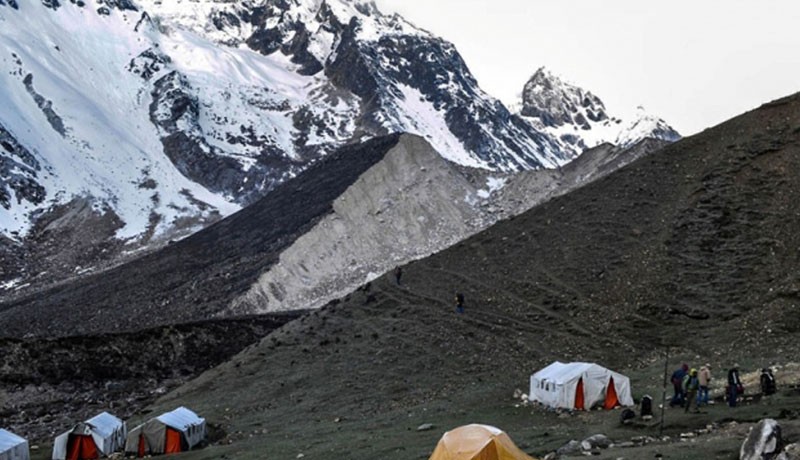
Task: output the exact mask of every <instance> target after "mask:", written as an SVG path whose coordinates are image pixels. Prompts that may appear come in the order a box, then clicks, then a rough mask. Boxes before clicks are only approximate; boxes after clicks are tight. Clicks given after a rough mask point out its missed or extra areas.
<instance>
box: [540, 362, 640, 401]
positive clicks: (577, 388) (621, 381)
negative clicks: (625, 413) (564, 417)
mask: <svg viewBox="0 0 800 460" xmlns="http://www.w3.org/2000/svg"><path fill="white" fill-rule="evenodd" d="M528 398H529V399H530V400H531V401H538V402H540V403H542V404H544V405H546V406H550V407H557V408H563V409H578V410H586V409H591V408H593V407H595V406H603V407H604V408H605V409H613V408H614V407H616V406H633V397H632V396H631V381H630V379H629V378H628V377H626V376H624V375H622V374H619V373H617V372H614V371H612V370H609V369H606V368H605V367H603V366H600V365H597V364H594V363H561V362H558V361H556V362H554V363H553V364H551V365H549V366H547V367H545V368H544V369H542V370H540V371H538V372H536V373H535V374H533V375H531V391H530V394H529V396H528Z"/></svg>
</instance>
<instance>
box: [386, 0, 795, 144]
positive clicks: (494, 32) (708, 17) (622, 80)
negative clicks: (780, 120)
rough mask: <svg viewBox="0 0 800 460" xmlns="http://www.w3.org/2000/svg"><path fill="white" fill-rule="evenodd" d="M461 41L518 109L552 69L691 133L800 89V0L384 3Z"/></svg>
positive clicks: (474, 64)
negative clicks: (528, 86)
mask: <svg viewBox="0 0 800 460" xmlns="http://www.w3.org/2000/svg"><path fill="white" fill-rule="evenodd" d="M376 3H377V4H378V6H379V7H380V8H381V10H382V11H384V12H395V11H396V12H398V13H400V14H401V15H403V16H404V17H405V18H406V19H408V20H409V21H411V22H412V23H414V24H415V25H417V26H419V27H422V28H424V29H427V30H429V31H430V32H433V33H434V34H436V35H439V36H441V37H443V38H445V39H447V40H448V41H450V42H452V43H454V44H455V45H456V47H457V48H458V50H459V52H460V53H461V55H462V56H463V58H464V60H465V61H466V63H467V65H468V66H469V68H470V70H471V71H472V73H473V74H474V75H475V77H476V78H477V79H478V82H479V84H480V86H481V87H482V88H483V89H484V90H486V91H487V92H488V93H490V94H491V95H493V96H495V97H497V98H499V99H501V100H502V101H503V102H505V103H507V104H508V103H511V102H515V101H517V100H518V97H519V93H520V92H521V91H522V87H523V85H524V84H525V82H526V81H527V80H528V78H529V77H530V76H531V75H532V74H533V72H534V71H535V70H536V69H537V68H539V67H541V66H545V67H547V68H549V69H550V70H551V71H553V72H554V73H555V74H557V75H560V76H562V77H563V78H564V79H565V80H567V81H569V82H571V83H574V84H577V85H578V86H581V87H583V88H585V89H587V90H590V91H592V92H593V93H595V94H596V95H597V96H599V97H600V98H601V99H602V100H603V101H604V102H605V104H606V108H607V109H608V111H609V113H610V114H612V115H618V116H622V117H626V116H630V115H631V114H632V112H633V111H634V110H635V109H636V107H637V106H638V105H642V106H644V107H645V109H646V110H647V111H648V112H649V113H652V114H654V115H658V116H660V117H662V118H664V119H665V120H666V121H667V122H668V123H670V124H671V125H672V126H673V127H675V128H676V129H677V130H678V131H680V132H681V134H683V135H689V134H693V133H696V132H698V131H701V130H703V129H705V128H707V127H710V126H714V125H716V124H718V123H720V122H722V121H725V120H727V119H729V118H731V117H733V116H736V115H738V114H740V113H742V112H745V111H747V110H750V109H753V108H755V107H758V106H759V105H761V104H762V103H764V102H767V101H770V100H773V99H776V98H779V97H782V96H786V95H789V94H792V93H795V92H798V91H800V1H799V0H761V1H755V0H671V1H663V2H654V1H644V0H602V1H601V0H376Z"/></svg>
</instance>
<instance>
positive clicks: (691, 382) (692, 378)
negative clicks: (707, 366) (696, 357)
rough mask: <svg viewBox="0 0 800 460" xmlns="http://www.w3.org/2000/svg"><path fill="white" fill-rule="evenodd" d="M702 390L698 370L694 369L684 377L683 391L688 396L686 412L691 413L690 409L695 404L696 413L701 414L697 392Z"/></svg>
mask: <svg viewBox="0 0 800 460" xmlns="http://www.w3.org/2000/svg"><path fill="white" fill-rule="evenodd" d="M699 388H700V381H699V380H698V378H697V369H692V370H691V371H690V372H689V374H687V375H686V376H685V377H683V391H684V393H685V394H686V408H685V409H684V412H689V408H691V407H692V404H694V412H700V409H699V408H698V407H697V390H698V389H699Z"/></svg>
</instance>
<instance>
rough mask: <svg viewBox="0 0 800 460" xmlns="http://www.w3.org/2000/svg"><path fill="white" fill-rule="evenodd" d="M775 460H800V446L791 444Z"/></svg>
mask: <svg viewBox="0 0 800 460" xmlns="http://www.w3.org/2000/svg"><path fill="white" fill-rule="evenodd" d="M775 458H776V460H800V444H796V443H795V444H789V445H788V446H786V447H785V448H784V449H783V452H781V453H780V455H778V456H777V457H775Z"/></svg>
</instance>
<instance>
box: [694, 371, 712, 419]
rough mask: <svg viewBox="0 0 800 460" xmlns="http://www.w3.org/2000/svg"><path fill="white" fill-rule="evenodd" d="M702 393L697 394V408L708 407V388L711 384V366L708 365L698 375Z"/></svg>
mask: <svg viewBox="0 0 800 460" xmlns="http://www.w3.org/2000/svg"><path fill="white" fill-rule="evenodd" d="M697 381H698V383H699V384H700V391H699V392H698V393H697V407H698V408H699V407H700V406H701V405H708V386H709V384H711V364H708V363H706V365H705V366H703V367H701V368H700V372H699V373H698V374H697Z"/></svg>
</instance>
